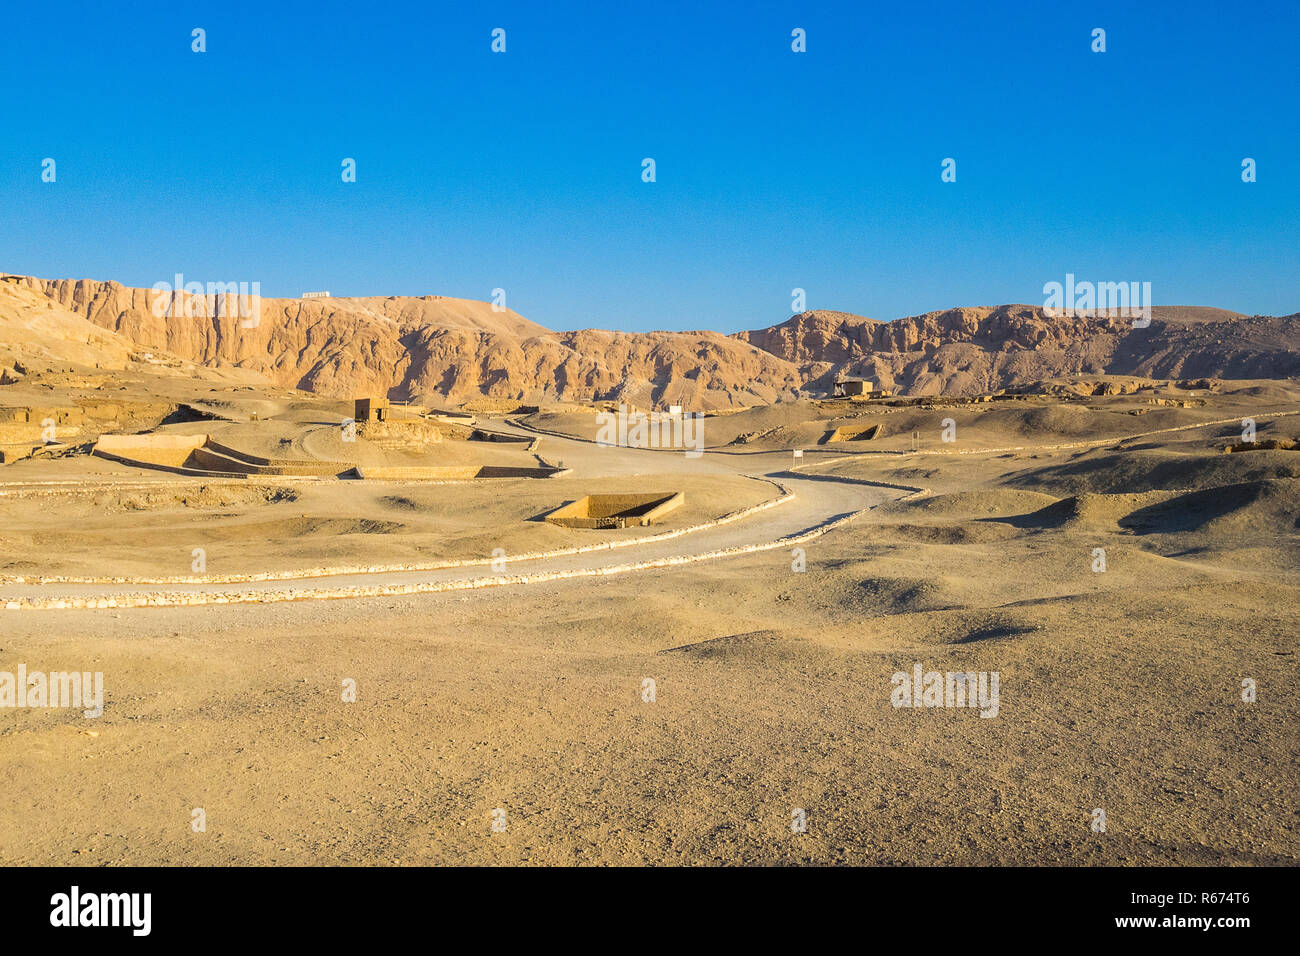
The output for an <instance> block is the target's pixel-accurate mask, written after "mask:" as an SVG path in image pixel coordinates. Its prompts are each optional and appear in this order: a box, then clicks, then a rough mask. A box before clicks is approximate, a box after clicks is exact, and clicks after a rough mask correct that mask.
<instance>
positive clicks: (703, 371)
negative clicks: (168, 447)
mask: <svg viewBox="0 0 1300 956" xmlns="http://www.w3.org/2000/svg"><path fill="white" fill-rule="evenodd" d="M5 289H10V290H15V291H14V294H17V293H18V292H19V291H21V292H22V293H23V294H25V295H33V296H36V297H44V298H45V299H47V300H48V301H49V302H52V303H55V304H56V305H57V306H61V307H62V310H64V311H66V312H68V313H72V314H73V315H75V316H76V317H79V318H80V319H84V320H85V321H86V322H88V323H90V324H91V326H94V327H98V328H99V329H103V330H108V331H109V332H111V333H114V334H113V335H112V336H111V337H110V338H111V339H112V341H113V342H115V343H125V344H127V345H129V346H131V347H133V348H137V349H140V350H150V351H156V352H165V353H169V354H171V355H175V356H179V357H180V358H181V359H183V360H185V361H187V362H192V363H196V364H200V365H203V366H206V367H208V368H215V369H221V368H231V367H235V368H239V369H242V370H246V371H248V372H250V373H256V374H257V375H260V376H263V377H265V378H267V379H269V380H270V381H272V382H275V383H277V384H280V385H285V386H294V387H297V388H302V389H306V390H309V391H312V392H317V393H320V394H323V395H329V396H335V397H350V396H353V395H360V394H382V395H387V396H388V397H390V398H394V399H407V400H413V401H417V402H429V403H435V404H441V403H444V402H453V403H454V402H461V401H467V400H470V399H475V398H482V397H488V398H493V399H502V400H509V401H521V402H527V403H539V402H546V401H603V400H613V401H619V400H621V401H626V402H628V403H629V404H632V405H636V406H640V407H660V408H662V407H665V406H668V405H682V406H683V407H687V408H691V409H696V410H708V409H714V408H727V407H735V406H742V405H755V404H765V403H771V402H774V401H777V400H779V399H782V398H788V397H793V396H794V395H796V394H797V393H798V392H799V391H800V390H807V391H811V392H814V393H817V392H827V393H829V392H830V390H831V385H832V383H833V381H834V379H835V378H836V377H837V376H839V375H850V376H859V377H865V378H870V379H873V380H875V381H876V382H878V383H879V384H880V386H881V387H882V388H891V389H896V390H898V391H900V392H902V393H904V394H915V395H929V394H941V393H942V394H950V395H975V394H982V393H987V392H992V391H997V390H1000V389H1005V388H1014V387H1018V386H1021V385H1025V384H1027V383H1030V382H1037V381H1043V380H1048V379H1054V378H1062V377H1070V376H1089V375H1107V374H1109V375H1138V376H1146V377H1153V378H1285V377H1290V376H1297V375H1300V315H1292V316H1287V317H1283V318H1270V317H1267V316H1254V317H1247V316H1242V315H1238V314H1236V313H1232V312H1225V311H1223V310H1219V309H1205V308H1197V307H1177V306H1174V307H1157V308H1156V309H1154V311H1153V316H1152V322H1151V324H1150V326H1149V327H1148V328H1143V329H1136V328H1133V325H1132V322H1131V320H1129V319H1127V318H1118V317H1107V316H1092V317H1055V316H1050V315H1048V314H1046V313H1045V312H1044V310H1043V309H1042V308H1040V307H1037V306H1030V305H1003V306H997V307H980V308H958V309H946V310H943V311H938V312H927V313H925V314H924V315H916V316H910V317H908V318H903V319H897V320H895V321H892V322H878V321H876V320H873V319H868V318H864V317H862V316H858V315H853V314H851V313H847V312H824V311H817V312H805V313H801V314H799V315H795V316H792V317H791V318H790V319H788V320H786V321H785V322H782V323H781V324H779V325H774V326H771V327H769V328H763V329H757V330H755V331H751V332H741V333H738V334H736V335H732V336H724V335H720V334H718V333H716V332H648V333H636V334H634V333H626V332H610V331H603V330H600V329H584V330H580V331H576V332H552V331H550V330H549V329H546V328H544V327H543V326H540V325H537V324H536V323H534V322H529V321H528V320H527V319H524V318H523V317H522V316H519V315H517V314H516V313H514V312H511V311H508V310H507V311H500V312H498V311H494V310H493V308H492V307H491V306H490V305H489V304H488V303H486V302H473V301H469V300H465V299H452V298H446V297H443V296H420V297H409V296H389V297H370V298H322V299H259V300H257V301H256V309H255V310H254V309H252V308H251V304H250V303H244V304H245V305H247V306H250V308H249V309H247V310H246V313H247V312H252V311H255V312H256V315H255V321H254V320H253V319H254V317H253V316H251V315H249V314H245V315H242V316H241V315H240V314H239V310H238V309H237V308H236V305H237V303H235V302H231V301H230V299H229V298H226V299H222V298H220V297H215V296H214V297H211V298H209V297H206V296H205V297H191V296H180V297H178V298H177V299H175V300H174V301H172V300H169V301H166V302H164V303H162V304H163V305H166V306H167V309H166V310H164V309H162V308H158V307H155V300H156V296H157V294H156V293H154V292H152V291H151V290H147V289H132V288H127V287H126V286H123V285H120V284H119V283H116V282H95V281H89V280H77V281H74V280H48V279H33V278H28V277H22V276H10V277H7V278H6V281H5V282H4V283H0V292H3V291H4V290H5ZM29 304H30V303H29ZM88 327H90V326H88ZM86 338H88V336H83V342H84V341H85V339H86ZM118 350H119V351H120V350H121V347H119V348H118ZM15 374H16V373H15Z"/></svg>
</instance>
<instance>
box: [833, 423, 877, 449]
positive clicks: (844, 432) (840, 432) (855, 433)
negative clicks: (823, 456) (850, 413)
mask: <svg viewBox="0 0 1300 956" xmlns="http://www.w3.org/2000/svg"><path fill="white" fill-rule="evenodd" d="M882 431H884V429H883V428H882V426H881V425H880V424H879V423H876V424H875V425H842V426H840V427H839V428H837V429H835V430H834V431H833V432H830V433H829V434H827V436H826V443H827V444H830V443H831V442H841V441H871V439H873V438H879V437H880V434H881V432H882Z"/></svg>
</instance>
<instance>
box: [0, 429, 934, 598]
mask: <svg viewBox="0 0 1300 956" xmlns="http://www.w3.org/2000/svg"><path fill="white" fill-rule="evenodd" d="M493 427H494V428H496V429H498V430H501V431H511V432H516V433H519V434H527V432H524V431H522V430H520V429H518V428H517V427H516V426H513V425H510V424H508V423H505V422H498V423H493ZM542 452H543V454H545V456H546V457H547V458H548V459H551V460H556V459H559V460H563V461H564V463H565V465H566V467H569V468H572V469H573V471H574V473H575V474H578V475H581V476H583V477H605V476H614V475H631V474H677V473H681V474H696V475H698V474H728V475H745V476H749V477H755V478H767V479H768V480H770V481H772V482H773V489H772V493H773V497H772V498H771V499H769V500H768V501H767V502H765V503H764V504H763V505H760V506H757V507H755V508H751V509H746V510H745V511H743V512H739V513H737V514H735V515H732V516H728V517H727V518H726V519H724V520H722V521H718V522H709V523H707V524H704V525H700V526H697V527H694V528H691V529H682V530H678V531H669V532H661V533H658V534H655V533H652V534H648V535H645V536H643V537H640V538H636V539H622V540H621V541H619V542H618V543H617V544H613V545H612V546H611V545H609V544H603V545H598V546H597V547H596V548H595V549H592V548H591V547H590V546H588V548H587V549H585V550H581V551H579V550H578V549H577V548H574V549H568V550H566V551H565V552H550V553H547V554H543V555H536V556H530V555H519V556H515V557H508V558H507V559H506V560H505V562H503V563H499V564H498V565H497V568H498V569H499V570H494V569H493V567H492V566H491V559H483V560H482V561H477V562H454V563H448V564H447V565H443V566H428V567H423V568H420V569H415V570H411V569H401V568H358V569H346V570H342V571H337V572H336V571H331V570H330V569H304V570H303V571H300V572H294V573H292V574H291V575H278V576H275V577H274V578H273V579H266V580H252V579H244V580H240V579H237V578H236V579H231V578H226V579H223V580H221V581H211V580H204V579H202V578H191V579H175V580H171V581H155V582H150V581H146V580H132V581H113V582H109V581H92V580H85V579H62V580H52V581H49V582H46V583H32V582H23V583H0V608H4V609H7V610H10V611H21V610H58V609H67V608H123V607H175V606H195V605H209V604H239V603H271V602H278V601H300V600H323V599H335V598H349V597H376V596H391V595H402V594H421V593H432V592H439V591H454V590H470V589H477V588H483V587H495V586H509V585H524V584H529V583H538V582H542V581H554V580H562V579H566V578H577V577H596V576H607V575H612V574H624V573H631V572H636V571H646V570H651V569H654V568H663V567H672V566H676V565H682V564H690V563H694V562H699V561H711V560H719V559H722V558H726V557H730V556H734V555H737V554H746V553H754V552H758V551H765V550H774V549H777V548H785V547H791V548H792V547H795V546H797V545H798V544H800V543H802V542H804V541H808V540H811V539H813V538H815V537H818V536H820V535H821V534H825V533H826V532H828V531H831V530H833V529H835V528H837V527H839V526H841V525H842V524H845V523H847V522H849V521H851V520H853V519H854V518H855V517H857V516H858V515H860V514H862V513H863V512H864V511H866V510H868V509H870V508H872V507H874V506H875V505H877V504H879V503H880V502H882V501H885V500H888V499H890V498H896V497H899V496H900V495H903V494H907V493H909V492H915V491H916V490H917V489H909V488H904V487H899V488H890V487H885V486H876V485H872V484H870V483H867V482H862V481H858V480H854V479H844V478H831V477H824V476H819V475H813V474H804V473H800V472H797V471H792V470H790V466H792V465H796V463H795V462H794V460H793V458H792V456H791V453H790V452H788V451H787V452H772V453H762V454H746V455H733V454H725V453H714V452H706V453H705V454H704V455H702V456H700V457H696V458H688V457H686V455H685V454H684V453H682V452H672V451H658V450H645V449H633V448H623V447H609V446H600V445H596V444H595V443H593V442H587V441H582V440H577V439H566V438H560V437H556V436H549V435H548V436H547V437H546V438H545V439H544V440H543V443H542ZM832 457H836V458H838V457H843V456H832ZM797 467H798V468H800V469H807V468H810V467H813V464H812V461H811V459H809V460H808V463H807V464H798V465H797ZM584 543H585V542H584Z"/></svg>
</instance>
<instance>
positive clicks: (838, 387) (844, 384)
mask: <svg viewBox="0 0 1300 956" xmlns="http://www.w3.org/2000/svg"><path fill="white" fill-rule="evenodd" d="M872 387H873V386H872V384H871V383H870V382H864V381H862V380H860V379H856V378H841V379H836V381H835V390H834V391H833V392H832V393H831V397H832V398H852V397H853V396H854V395H870V394H871V389H872Z"/></svg>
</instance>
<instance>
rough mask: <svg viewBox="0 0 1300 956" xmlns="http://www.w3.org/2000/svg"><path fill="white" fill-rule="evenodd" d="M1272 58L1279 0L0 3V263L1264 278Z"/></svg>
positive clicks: (1282, 54)
mask: <svg viewBox="0 0 1300 956" xmlns="http://www.w3.org/2000/svg"><path fill="white" fill-rule="evenodd" d="M497 27H501V28H504V29H505V31H506V52H505V53H504V54H497V53H493V52H492V50H491V43H492V37H491V33H492V30H493V29H494V28H497ZM1098 27H1100V28H1104V29H1105V30H1106V52H1104V53H1094V52H1092V50H1091V46H1092V43H1093V40H1092V31H1093V29H1094V28H1098ZM195 28H202V29H204V30H205V31H206V46H207V51H206V52H204V53H195V52H192V50H191V46H192V43H193V40H192V36H191V31H192V30H193V29H195ZM795 28H802V29H803V30H805V31H806V36H807V52H805V53H795V52H793V51H792V49H791V43H792V38H791V31H792V30H794V29H795ZM1298 64H1300V2H1297V0H1282V2H1277V0H1262V2H1260V0H1252V2H1250V3H1243V2H1240V0H1233V2H1206V0H1144V2H1141V3H1136V2H1132V0H1125V2H1094V3H1081V2H1069V0H1064V2H1058V0H1032V2H1015V3H1012V2H980V3H973V2H970V0H963V2H937V0H928V2H917V3H889V4H877V3H870V2H845V3H815V4H812V3H763V2H757V3H752V2H745V3H740V2H735V3H725V4H724V3H712V4H709V3H703V2H691V3H670V2H662V0H651V2H645V3H635V2H627V3H608V4H594V3H593V4H573V3H563V2H559V3H551V2H546V3H539V2H527V3H523V2H521V3H492V2H488V3H477V2H475V3H464V2H460V3H454V4H438V3H427V2H412V3H397V2H394V3H384V2H382V0H374V2H347V3H337V2H332V0H312V2H309V3H276V2H272V0H262V2H247V0H223V2H217V3H194V4H187V3H181V2H129V0H127V2H122V3H107V2H93V3H60V2H48V3H23V4H18V3H12V4H8V5H7V6H6V10H5V22H4V26H3V30H0V83H2V88H3V89H4V91H5V95H4V97H3V102H4V111H3V114H2V115H0V271H8V272H18V273H25V274H32V275H38V276H42V277H51V278H94V279H116V280H118V281H121V282H124V283H126V284H128V285H137V286H146V287H147V286H152V285H153V284H154V283H155V282H158V281H165V280H166V281H169V280H170V279H171V277H172V276H173V274H174V273H176V272H181V273H183V274H184V275H185V277H186V279H187V280H197V281H202V282H206V281H220V282H228V281H250V282H251V281H258V282H260V283H261V289H262V294H263V295H267V296H296V295H298V294H299V293H301V292H303V291H310V290H322V289H328V290H330V291H332V292H333V293H334V294H335V295H424V294H443V295H452V296H460V297H465V298H475V299H488V298H490V297H491V295H492V290H493V289H494V288H498V287H499V288H504V289H505V290H506V296H507V299H506V302H507V304H508V305H509V306H510V307H511V308H513V309H515V310H516V311H518V312H520V313H521V314H523V315H525V316H527V317H528V318H530V319H533V320H534V321H537V322H541V323H542V324H543V325H547V326H549V327H551V328H555V329H573V328H586V327H593V326H596V327H605V328H619V329H627V330H634V331H640V330H648V329H701V328H710V329H716V330H718V331H723V332H732V331H737V330H740V329H745V328H758V327H762V326H766V325H771V324H773V323H776V322H780V321H783V320H784V319H785V318H787V317H788V316H789V315H790V314H791V312H792V308H791V305H792V303H791V290H792V289H794V288H796V287H797V288H802V289H805V290H806V296H807V307H808V308H814V309H815V308H824V309H839V310H844V311H849V312H857V313H859V314H862V315H868V316H872V317H874V318H881V319H891V318H896V317H899V316H903V315H911V314H916V313H920V312H925V311H929V310H932V309H938V308H946V307H950V306H956V305H994V304H999V303H1004V302H1033V303H1041V302H1042V301H1043V298H1044V297H1043V293H1042V287H1043V284H1044V283H1046V282H1050V281H1054V280H1055V281H1064V277H1065V274H1066V273H1067V272H1070V273H1074V274H1075V275H1076V276H1077V278H1078V279H1079V280H1093V281H1116V282H1118V281H1149V282H1151V283H1152V294H1153V299H1154V301H1155V303H1156V304H1157V305H1160V304H1196V305H1215V306H1221V307H1225V308H1231V309H1236V310H1238V311H1243V312H1248V313H1256V312H1258V313H1269V314H1289V313H1292V312H1295V311H1297V310H1300V66H1298ZM46 157H49V158H53V159H54V160H55V163H56V165H55V176H56V179H55V182H53V183H48V182H42V161H43V160H44V159H45V158H46ZM345 157H351V158H353V159H355V160H356V172H357V176H356V182H354V183H345V182H343V181H342V177H341V172H342V168H341V163H342V161H343V159H344V158H345ZM646 157H651V158H653V159H654V160H655V163H656V177H657V181H656V182H654V183H646V182H643V181H642V160H643V159H644V158H646ZM947 157H952V158H953V159H955V160H956V164H957V165H956V172H957V181H956V182H954V183H944V182H941V179H940V173H941V163H942V161H943V160H944V159H945V158H947ZM1246 157H1250V158H1253V159H1254V160H1255V161H1256V163H1257V180H1258V181H1257V182H1254V183H1243V182H1242V176H1241V173H1242V169H1241V164H1242V160H1243V159H1244V158H1246Z"/></svg>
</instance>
